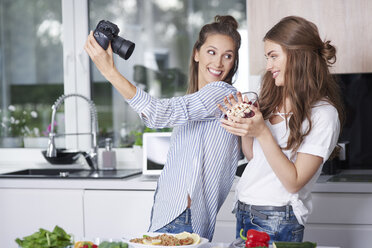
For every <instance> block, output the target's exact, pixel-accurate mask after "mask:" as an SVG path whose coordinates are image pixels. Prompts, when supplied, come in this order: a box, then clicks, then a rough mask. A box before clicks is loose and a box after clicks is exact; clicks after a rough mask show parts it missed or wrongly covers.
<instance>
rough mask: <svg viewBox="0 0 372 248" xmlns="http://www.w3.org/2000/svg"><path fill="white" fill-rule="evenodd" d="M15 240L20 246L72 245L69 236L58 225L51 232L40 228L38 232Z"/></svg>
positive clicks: (35, 247) (34, 247) (40, 247)
mask: <svg viewBox="0 0 372 248" xmlns="http://www.w3.org/2000/svg"><path fill="white" fill-rule="evenodd" d="M15 241H16V243H17V244H18V245H19V247H22V248H29V247H32V248H42V247H67V246H69V245H72V242H71V236H70V235H68V234H67V233H66V232H65V230H63V229H62V228H61V227H59V226H55V227H54V229H53V232H50V231H48V230H45V229H43V228H40V229H39V231H38V232H35V233H34V234H31V235H29V236H27V237H24V238H23V239H20V238H17V239H16V240H15Z"/></svg>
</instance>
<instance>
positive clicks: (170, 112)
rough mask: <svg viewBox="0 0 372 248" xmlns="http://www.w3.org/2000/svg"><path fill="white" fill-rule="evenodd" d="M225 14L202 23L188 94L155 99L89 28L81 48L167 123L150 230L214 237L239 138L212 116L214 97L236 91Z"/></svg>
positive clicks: (234, 50)
mask: <svg viewBox="0 0 372 248" xmlns="http://www.w3.org/2000/svg"><path fill="white" fill-rule="evenodd" d="M237 27H238V23H237V21H236V20H235V19H234V18H233V17H231V16H216V17H215V21H214V22H212V23H210V24H206V25H204V26H203V27H202V29H201V31H200V33H199V37H198V40H197V41H196V42H195V45H194V47H193V50H192V56H191V58H190V71H189V87H188V92H187V95H185V96H182V97H173V98H170V99H156V98H154V97H152V96H150V95H149V94H148V93H146V92H144V91H143V90H141V89H140V88H137V87H135V86H134V85H133V84H131V83H130V82H129V81H128V80H127V79H126V78H125V77H124V76H123V75H121V74H120V73H119V72H118V70H117V68H116V67H115V64H114V60H113V56H112V55H113V54H112V49H111V46H109V48H108V49H107V50H104V49H102V47H101V46H100V45H99V44H98V43H97V42H96V40H95V38H94V36H93V33H92V32H91V33H90V34H89V36H88V40H87V42H86V44H85V50H86V51H87V53H88V54H89V56H90V57H91V59H92V60H93V62H94V63H95V65H96V66H97V68H98V69H99V71H100V72H101V73H102V75H103V76H104V77H105V78H106V79H107V80H108V81H110V82H111V84H112V85H113V86H114V87H115V88H116V89H117V90H118V91H119V92H120V93H121V95H122V96H123V97H124V98H125V99H126V100H127V102H128V103H129V105H130V106H131V107H132V108H133V109H134V110H135V111H136V112H138V114H139V115H140V117H141V119H142V120H143V122H144V123H145V125H146V126H148V127H150V128H164V127H173V133H172V137H171V144H170V150H169V152H168V155H167V161H166V164H165V166H164V169H163V171H162V173H161V175H160V178H159V180H158V184H157V189H156V192H155V197H154V205H153V209H152V215H151V224H150V228H149V231H151V232H155V231H156V232H168V233H179V232H183V231H188V232H195V233H198V234H199V235H200V236H202V237H205V238H208V239H209V240H211V239H212V237H213V233H214V227H215V223H216V216H217V212H218V210H219V209H220V207H221V205H222V204H223V202H224V201H225V199H226V197H227V194H228V193H229V191H230V188H231V186H232V183H233V179H234V176H235V171H236V167H237V162H238V156H239V149H238V138H237V136H235V135H232V134H230V133H228V132H227V131H226V130H224V129H223V128H222V127H221V126H220V123H219V121H218V119H217V118H216V117H215V115H216V111H218V108H217V103H219V102H220V101H221V99H222V98H223V97H224V96H226V95H229V94H235V92H236V89H235V88H234V87H233V86H232V78H233V76H234V74H235V72H236V71H237V68H238V62H239V57H238V50H239V48H240V42H241V41H240V35H239V33H238V31H237Z"/></svg>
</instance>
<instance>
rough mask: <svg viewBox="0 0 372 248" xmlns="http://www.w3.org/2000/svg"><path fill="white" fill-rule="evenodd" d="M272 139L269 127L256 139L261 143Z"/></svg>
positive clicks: (265, 126) (263, 128)
mask: <svg viewBox="0 0 372 248" xmlns="http://www.w3.org/2000/svg"><path fill="white" fill-rule="evenodd" d="M270 137H272V134H271V131H270V129H269V127H268V126H267V125H264V126H263V127H262V130H261V131H260V132H259V134H258V135H257V136H256V139H257V140H258V141H259V142H260V143H261V142H262V141H264V140H266V139H267V138H270Z"/></svg>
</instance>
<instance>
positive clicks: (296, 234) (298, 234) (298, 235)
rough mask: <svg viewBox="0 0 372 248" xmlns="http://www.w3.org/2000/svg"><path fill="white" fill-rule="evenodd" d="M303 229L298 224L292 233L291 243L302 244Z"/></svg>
mask: <svg viewBox="0 0 372 248" xmlns="http://www.w3.org/2000/svg"><path fill="white" fill-rule="evenodd" d="M304 231H305V227H304V226H303V225H301V224H298V226H297V228H296V229H294V230H293V231H292V242H302V240H303V238H304Z"/></svg>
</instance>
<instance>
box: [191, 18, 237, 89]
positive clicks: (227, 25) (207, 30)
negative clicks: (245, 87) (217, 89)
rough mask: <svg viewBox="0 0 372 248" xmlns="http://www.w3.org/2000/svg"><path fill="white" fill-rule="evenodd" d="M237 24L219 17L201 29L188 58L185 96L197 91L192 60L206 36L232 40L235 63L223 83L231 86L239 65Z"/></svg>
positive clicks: (196, 74) (233, 20)
mask: <svg viewBox="0 0 372 248" xmlns="http://www.w3.org/2000/svg"><path fill="white" fill-rule="evenodd" d="M237 28H238V22H237V21H236V20H235V18H234V17H232V16H229V15H227V16H219V15H216V16H215V17H214V22H212V23H209V24H206V25H204V26H203V27H202V29H201V30H200V32H199V37H198V40H197V41H196V42H195V44H194V47H193V49H192V54H191V57H190V66H189V85H188V89H187V94H191V93H194V92H196V91H198V64H199V63H198V62H196V61H195V60H194V57H195V52H196V51H199V50H200V47H201V46H202V45H203V44H204V42H205V41H206V40H207V38H208V35H210V34H223V35H227V36H229V37H231V38H232V40H233V41H234V45H235V51H234V53H235V61H234V66H233V67H232V69H231V70H230V72H229V73H228V74H227V76H226V78H225V79H224V81H225V82H226V83H229V84H232V78H233V76H234V74H235V73H236V71H237V70H238V65H239V53H238V51H239V48H240V43H241V38H240V34H239V32H238V30H237Z"/></svg>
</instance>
